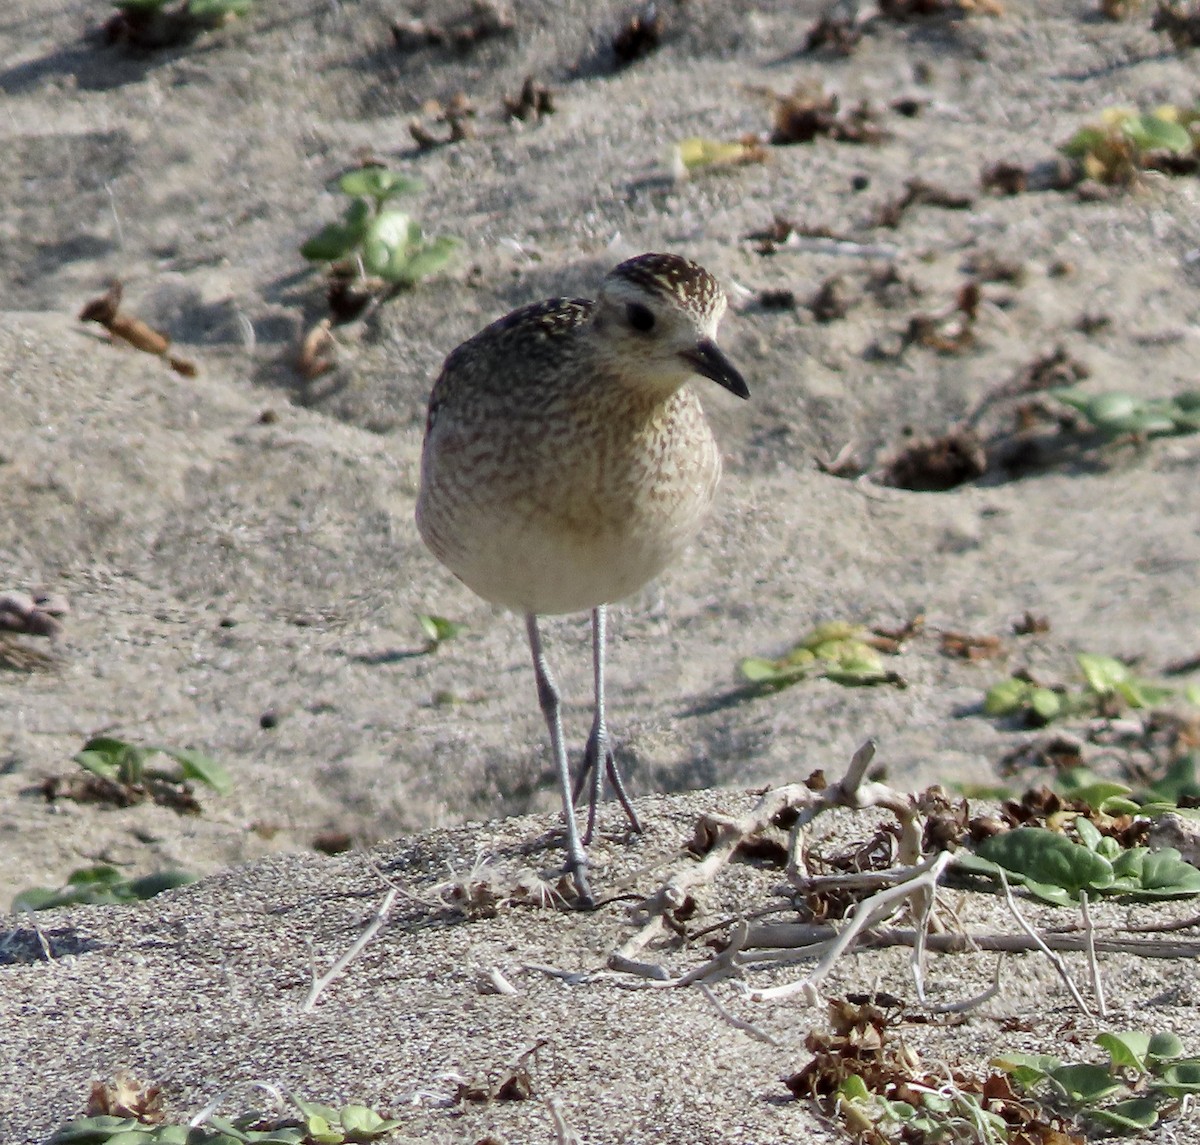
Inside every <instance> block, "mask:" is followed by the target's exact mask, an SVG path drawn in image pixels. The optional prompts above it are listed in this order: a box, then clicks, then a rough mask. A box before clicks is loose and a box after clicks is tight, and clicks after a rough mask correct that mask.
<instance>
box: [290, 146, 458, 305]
mask: <svg viewBox="0 0 1200 1145" xmlns="http://www.w3.org/2000/svg"><path fill="white" fill-rule="evenodd" d="M336 185H337V189H338V190H339V191H341V192H342V193H343V194H345V195H348V196H349V197H350V202H349V204H348V205H347V207H346V210H345V211H344V212H343V214H342V217H341V219H340V220H339V221H338V222H336V223H328V224H326V225H325V226H324V227H322V228H321V230H319V231H318V232H317V233H316V234H315V235H313V236H312V237H311V238H310V239H308V240H307V241H306V242H305V243H303V245H302V246H301V247H300V254H301V255H302V256H303V257H304V258H306V259H308V260H309V261H310V262H320V263H328V264H329V269H330V273H331V275H332V276H333V277H334V278H335V279H342V280H347V279H348V280H352V281H357V282H360V283H361V282H366V281H368V280H370V279H375V280H377V281H378V282H379V284H380V285H381V287H383V288H385V289H386V288H392V289H395V288H398V287H407V286H413V285H415V284H416V283H417V282H419V281H420V280H421V279H422V278H426V277H428V276H429V275H431V274H433V273H435V272H436V271H438V270H441V268H442V267H443V266H445V265H446V263H447V262H449V261H450V258H451V256H452V255H453V254H454V251H455V249H456V248H457V247H458V245H459V241H458V239H455V238H451V237H449V236H445V235H443V236H442V237H440V238H435V239H431V240H428V241H427V240H426V239H425V236H424V234H423V232H422V230H421V227H420V224H419V223H417V222H416V220H415V219H413V218H412V217H411V216H410V215H408V214H406V213H405V212H404V211H400V210H397V209H396V208H395V207H394V206H392V205H391V204H392V201H393V200H395V199H397V198H399V197H400V196H401V195H409V194H412V193H413V192H415V191H419V190H420V189H421V184H420V183H419V182H418V181H417V180H416V179H410V178H407V177H406V176H404V175H398V174H396V173H395V172H394V171H389V170H387V169H386V168H384V167H360V168H357V169H356V170H354V171H347V172H346V173H345V174H344V175H342V176H341V178H339V179H338V180H337V184H336Z"/></svg>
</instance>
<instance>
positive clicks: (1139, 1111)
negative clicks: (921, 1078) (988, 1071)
mask: <svg viewBox="0 0 1200 1145" xmlns="http://www.w3.org/2000/svg"><path fill="white" fill-rule="evenodd" d="M1095 1044H1096V1045H1098V1046H1099V1047H1100V1048H1101V1049H1102V1050H1104V1051H1105V1052H1106V1053H1107V1054H1108V1061H1107V1063H1094V1062H1082V1063H1075V1064H1065V1063H1063V1062H1062V1061H1060V1060H1059V1059H1058V1058H1056V1057H1054V1056H1053V1055H1051V1054H1021V1053H1009V1054H1002V1055H1001V1056H999V1057H997V1058H994V1059H993V1060H992V1063H991V1064H992V1065H993V1066H994V1067H995V1068H997V1069H1000V1070H1003V1071H1004V1072H1005V1073H1007V1074H1008V1075H1009V1077H1011V1078H1012V1080H1013V1082H1014V1083H1015V1084H1016V1085H1017V1086H1018V1087H1019V1088H1020V1089H1021V1090H1023V1091H1024V1092H1025V1093H1027V1094H1029V1096H1030V1097H1033V1098H1035V1099H1036V1100H1037V1101H1039V1102H1041V1103H1043V1104H1044V1105H1046V1106H1047V1107H1049V1108H1051V1109H1053V1110H1055V1111H1057V1112H1059V1113H1061V1114H1063V1115H1066V1116H1070V1117H1074V1118H1076V1119H1077V1120H1078V1121H1079V1122H1081V1123H1082V1125H1083V1126H1084V1127H1086V1128H1087V1129H1089V1130H1091V1131H1093V1132H1096V1133H1100V1134H1105V1135H1121V1136H1132V1135H1134V1134H1137V1133H1142V1132H1144V1131H1145V1130H1147V1129H1150V1128H1151V1127H1153V1126H1154V1125H1156V1124H1157V1123H1158V1122H1159V1121H1160V1120H1161V1119H1162V1118H1164V1117H1167V1116H1170V1115H1172V1114H1175V1113H1177V1112H1178V1110H1179V1107H1180V1102H1181V1100H1182V1099H1183V1098H1185V1097H1189V1096H1194V1095H1196V1094H1200V1058H1194V1057H1185V1056H1184V1048H1183V1043H1182V1042H1181V1041H1180V1040H1179V1038H1177V1037H1176V1036H1175V1035H1174V1034H1171V1033H1159V1034H1146V1033H1143V1032H1141V1031H1139V1030H1133V1031H1129V1032H1127V1033H1119V1034H1118V1033H1112V1032H1105V1033H1102V1034H1100V1035H1099V1036H1098V1037H1097V1038H1096V1039H1095Z"/></svg>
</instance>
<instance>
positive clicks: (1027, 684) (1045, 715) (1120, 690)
mask: <svg viewBox="0 0 1200 1145" xmlns="http://www.w3.org/2000/svg"><path fill="white" fill-rule="evenodd" d="M1075 659H1076V662H1077V663H1078V665H1079V670H1080V672H1081V673H1082V674H1083V679H1084V687H1083V688H1082V689H1070V688H1066V687H1053V688H1052V687H1047V686H1046V685H1043V684H1038V683H1036V682H1035V681H1033V680H1031V679H1029V678H1027V677H1024V676H1010V677H1009V678H1008V679H1007V680H1001V681H1000V683H998V684H995V685H993V686H992V687H991V688H989V689H988V692H987V695H986V696H985V697H984V700H983V710H984V712H985V713H986V714H987V715H989V716H998V717H1004V716H1020V717H1022V718H1023V720H1024V722H1025V723H1026V724H1027V725H1028V726H1030V727H1042V726H1044V725H1045V724H1048V723H1050V722H1051V721H1052V720H1056V719H1059V718H1061V717H1065V716H1094V715H1115V714H1117V713H1118V712H1120V711H1123V710H1124V709H1125V708H1139V709H1140V708H1148V707H1153V706H1154V705H1155V704H1161V703H1163V702H1164V701H1165V700H1169V699H1172V698H1173V697H1175V696H1176V694H1177V693H1176V692H1175V690H1174V689H1171V688H1168V687H1165V686H1164V685H1162V684H1157V683H1155V682H1153V681H1151V680H1147V679H1145V678H1143V677H1141V676H1138V675H1136V674H1135V673H1134V671H1133V670H1132V669H1131V668H1130V667H1129V665H1127V664H1124V663H1122V662H1121V661H1120V660H1117V659H1115V658H1114V657H1112V656H1098V655H1095V654H1093V653H1090V652H1080V653H1079V654H1078V655H1077V656H1076V657H1075ZM1182 698H1183V699H1185V700H1186V701H1187V702H1188V703H1191V704H1198V703H1200V689H1198V688H1197V687H1196V686H1195V685H1191V686H1189V687H1187V688H1184V689H1183V692H1182Z"/></svg>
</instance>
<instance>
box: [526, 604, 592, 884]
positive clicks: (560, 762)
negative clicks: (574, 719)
mask: <svg viewBox="0 0 1200 1145" xmlns="http://www.w3.org/2000/svg"><path fill="white" fill-rule="evenodd" d="M525 628H526V630H527V631H528V633H529V650H530V652H532V653H533V671H534V675H535V677H536V678H537V693H538V703H539V704H540V705H541V708H542V715H543V716H544V717H545V718H546V727H547V728H548V729H549V731H550V751H551V753H552V754H553V756H554V766H555V769H556V770H557V771H558V783H559V788H560V790H561V791H562V801H563V818H564V820H565V821H566V828H567V870H568V871H570V872H571V876H572V877H573V878H574V880H575V889H576V890H577V891H578V892H579V901H580V904H581V905H583V906H592V905H593V904H594V903H595V899H593V898H592V891H591V888H590V887H589V886H588V881H587V852H586V851H584V849H583V844H582V843H581V842H580V841H579V826H578V824H577V823H576V822H575V806H574V801H573V800H572V798H571V772H570V769H569V768H568V766H567V750H566V748H565V746H564V745H563V730H562V713H561V710H560V707H559V702H558V690H557V689H556V688H555V687H554V681H553V680H552V679H551V678H550V669H549V668H548V667H547V665H546V653H545V652H544V651H543V650H542V636H541V633H540V632H538V624H537V617H536V616H534V614H533V613H532V612H529V613H526V615H525Z"/></svg>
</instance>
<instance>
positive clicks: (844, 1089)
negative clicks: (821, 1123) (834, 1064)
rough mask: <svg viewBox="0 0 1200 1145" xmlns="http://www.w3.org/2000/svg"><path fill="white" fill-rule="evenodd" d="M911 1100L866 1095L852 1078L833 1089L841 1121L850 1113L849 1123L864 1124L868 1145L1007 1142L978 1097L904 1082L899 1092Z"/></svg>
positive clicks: (1001, 1124) (1004, 1128)
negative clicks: (886, 1144)
mask: <svg viewBox="0 0 1200 1145" xmlns="http://www.w3.org/2000/svg"><path fill="white" fill-rule="evenodd" d="M905 1090H906V1093H907V1096H908V1097H909V1098H911V1099H912V1100H907V1101H906V1100H899V1099H894V1098H889V1097H886V1096H885V1095H884V1094H882V1093H879V1092H875V1091H872V1090H871V1089H869V1088H868V1087H867V1083H866V1082H865V1081H864V1080H863V1079H862V1078H861V1077H860V1076H859V1075H858V1074H851V1075H850V1076H849V1077H848V1078H846V1080H845V1081H844V1082H842V1084H841V1086H840V1087H839V1088H838V1094H837V1096H838V1103H839V1105H840V1106H841V1107H842V1117H843V1120H845V1121H846V1122H847V1123H849V1118H848V1116H847V1115H848V1114H850V1113H851V1110H853V1112H854V1114H856V1115H857V1116H856V1119H855V1122H856V1123H858V1119H859V1118H861V1119H862V1120H865V1121H867V1122H869V1123H870V1125H871V1127H872V1129H873V1130H874V1131H875V1134H876V1135H875V1136H872V1137H870V1138H866V1137H862V1138H861V1139H862V1140H872V1141H876V1140H877V1141H917V1142H935V1141H971V1142H975V1143H977V1145H993V1143H997V1145H998V1143H999V1142H1007V1141H1010V1140H1011V1137H1010V1134H1009V1127H1008V1124H1007V1123H1006V1122H1005V1120H1004V1118H1003V1117H1001V1116H1000V1115H999V1114H997V1113H993V1112H991V1111H990V1110H988V1109H987V1108H986V1105H987V1102H986V1099H985V1098H984V1097H983V1096H982V1095H981V1094H975V1093H968V1092H966V1091H965V1090H963V1089H960V1088H959V1087H958V1086H956V1085H954V1084H953V1083H947V1084H945V1085H943V1086H941V1087H939V1088H937V1089H933V1088H930V1087H921V1086H917V1085H916V1084H913V1083H911V1082H910V1083H909V1084H908V1085H907V1086H906V1087H905Z"/></svg>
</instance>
